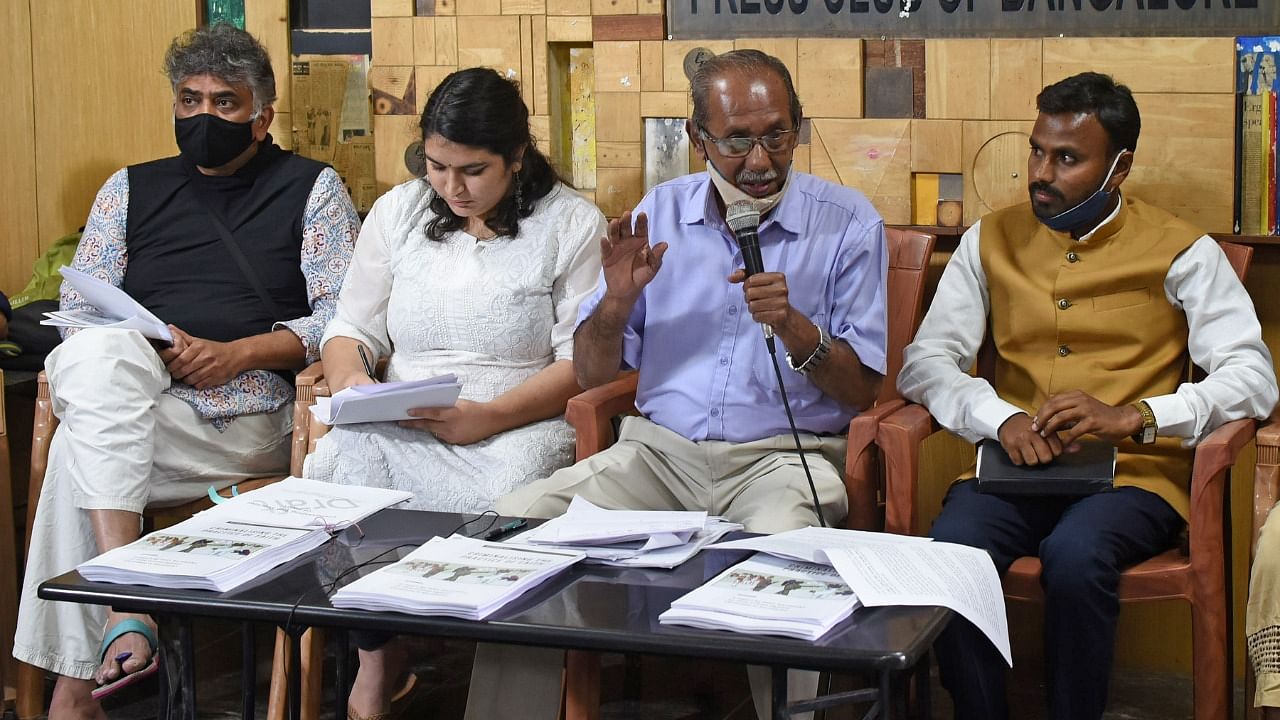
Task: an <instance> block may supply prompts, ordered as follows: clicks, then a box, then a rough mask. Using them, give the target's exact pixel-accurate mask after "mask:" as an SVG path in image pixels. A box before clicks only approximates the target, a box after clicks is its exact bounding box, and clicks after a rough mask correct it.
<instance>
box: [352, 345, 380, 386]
mask: <svg viewBox="0 0 1280 720" xmlns="http://www.w3.org/2000/svg"><path fill="white" fill-rule="evenodd" d="M356 352H358V353H360V364H361V365H364V374H365V375H368V376H369V379H370V380H372V381H374V382H378V376H377V375H374V374H373V362H371V361H370V360H369V353H367V352H365V351H364V345H356Z"/></svg>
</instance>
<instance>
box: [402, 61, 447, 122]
mask: <svg viewBox="0 0 1280 720" xmlns="http://www.w3.org/2000/svg"><path fill="white" fill-rule="evenodd" d="M455 70H457V68H456V67H453V66H452V65H449V66H440V65H419V66H418V67H416V68H414V73H413V77H414V86H415V87H414V94H415V95H417V99H418V103H417V114H418V115H422V109H423V108H424V107H426V105H427V100H428V99H429V98H430V97H431V93H433V92H435V89H436V88H437V87H439V86H440V83H442V82H444V79H445V78H446V77H448V76H449V74H450V73H452V72H454V71H455Z"/></svg>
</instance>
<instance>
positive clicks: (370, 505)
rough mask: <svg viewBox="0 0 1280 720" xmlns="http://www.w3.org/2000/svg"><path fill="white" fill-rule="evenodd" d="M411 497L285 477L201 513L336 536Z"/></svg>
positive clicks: (359, 487) (405, 494)
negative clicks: (326, 532)
mask: <svg viewBox="0 0 1280 720" xmlns="http://www.w3.org/2000/svg"><path fill="white" fill-rule="evenodd" d="M412 497H413V493H411V492H407V491H404V490H388V489H384V488H374V487H364V486H362V485H338V484H336V483H329V482H322V481H320V480H307V479H306V478H298V477H287V478H285V479H284V480H281V481H280V482H278V483H272V484H270V485H267V486H266V487H261V488H258V489H257V490H254V491H252V492H247V493H244V494H241V495H237V496H235V497H233V498H231V499H230V500H226V501H224V502H222V503H219V504H217V505H215V506H213V507H212V508H210V509H208V510H205V511H204V512H205V513H212V514H222V515H226V516H227V517H228V518H231V519H235V520H238V521H240V522H242V523H256V524H258V525H271V526H274V527H290V528H323V529H325V530H328V531H329V532H330V533H336V532H338V531H339V530H344V529H346V528H348V527H350V526H351V525H354V524H355V523H358V522H360V521H361V520H363V519H365V518H366V517H369V516H370V515H372V514H374V513H376V512H378V511H379V510H382V509H383V508H388V507H391V506H392V505H397V504H399V503H402V502H404V501H406V500H408V499H410V498H412ZM202 514H203V513H202Z"/></svg>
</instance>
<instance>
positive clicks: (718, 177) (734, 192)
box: [707, 160, 795, 215]
mask: <svg viewBox="0 0 1280 720" xmlns="http://www.w3.org/2000/svg"><path fill="white" fill-rule="evenodd" d="M707 169H708V172H709V173H710V174H711V182H712V184H714V185H715V186H716V190H718V191H719V192H720V199H721V200H723V201H724V205H725V207H729V206H730V205H732V204H733V203H735V202H742V201H745V202H748V203H751V205H752V207H754V208H755V209H756V211H757V212H759V213H760V214H761V215H764V214H765V213H767V212H769V211H770V210H772V209H774V208H775V207H777V205H778V203H779V202H781V201H782V196H783V195H785V194H786V193H787V188H789V187H791V178H792V177H793V176H794V175H795V173H793V172H792V171H791V166H790V165H788V166H787V179H786V180H783V181H782V187H781V188H779V189H778V192H776V193H774V194H772V195H766V196H764V197H762V198H758V197H754V196H752V195H748V194H746V193H745V192H743V191H742V190H740V189H739V188H738V186H737V185H734V184H733V183H731V182H729V179H728V178H726V177H725V176H724V175H722V174H720V170H719V169H717V168H716V166H715V164H714V163H712V162H711V161H710V160H707Z"/></svg>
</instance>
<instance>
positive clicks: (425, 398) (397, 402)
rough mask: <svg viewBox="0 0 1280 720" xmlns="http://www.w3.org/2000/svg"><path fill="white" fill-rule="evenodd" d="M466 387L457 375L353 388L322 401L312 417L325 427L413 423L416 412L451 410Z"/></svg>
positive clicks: (314, 409)
mask: <svg viewBox="0 0 1280 720" xmlns="http://www.w3.org/2000/svg"><path fill="white" fill-rule="evenodd" d="M461 392H462V383H459V382H458V377H457V376H456V375H452V374H450V375H437V376H436V377H433V378H427V379H426V380H405V381H400V382H385V383H374V384H372V385H352V386H351V387H349V388H347V389H345V390H342V391H340V392H337V393H335V394H334V395H333V397H318V398H316V402H315V404H314V405H312V406H311V414H312V415H314V416H315V417H316V419H317V420H319V421H320V422H322V423H324V424H325V425H346V424H348V423H362V422H385V421H392V420H411V419H412V418H413V416H411V415H410V414H409V410H411V409H413V408H428V407H451V406H453V405H454V404H455V403H457V402H458V395H459V394H460V393H461Z"/></svg>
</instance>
